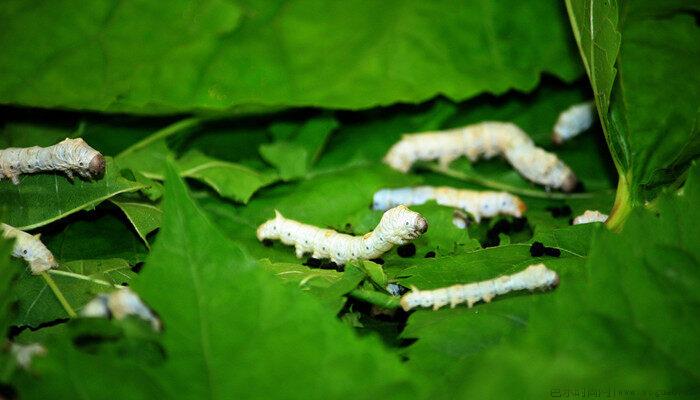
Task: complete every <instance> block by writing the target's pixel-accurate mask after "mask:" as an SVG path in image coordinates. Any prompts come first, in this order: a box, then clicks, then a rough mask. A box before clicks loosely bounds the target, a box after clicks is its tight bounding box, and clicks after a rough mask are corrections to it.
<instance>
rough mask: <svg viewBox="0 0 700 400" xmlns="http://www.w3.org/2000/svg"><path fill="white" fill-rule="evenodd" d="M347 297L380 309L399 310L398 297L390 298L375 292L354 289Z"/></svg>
mask: <svg viewBox="0 0 700 400" xmlns="http://www.w3.org/2000/svg"><path fill="white" fill-rule="evenodd" d="M349 295H350V296H351V297H354V298H356V299H358V300H362V301H364V302H367V303H370V304H374V305H375V306H379V307H382V308H399V306H400V303H399V298H398V297H394V296H390V295H388V294H384V293H382V292H377V291H375V290H367V289H355V290H353V291H351V292H350V293H349Z"/></svg>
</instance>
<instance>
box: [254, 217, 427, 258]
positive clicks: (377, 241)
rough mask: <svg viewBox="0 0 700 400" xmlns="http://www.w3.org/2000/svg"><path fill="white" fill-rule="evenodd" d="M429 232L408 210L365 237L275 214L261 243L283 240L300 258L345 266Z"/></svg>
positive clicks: (262, 229) (265, 227)
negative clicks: (326, 259)
mask: <svg viewBox="0 0 700 400" xmlns="http://www.w3.org/2000/svg"><path fill="white" fill-rule="evenodd" d="M427 230H428V222H427V221H426V220H425V218H423V216H421V215H420V214H418V213H417V212H414V211H411V210H409V209H408V208H406V207H405V206H398V207H394V208H392V209H390V210H389V211H387V212H385V213H384V215H382V219H381V221H379V224H378V225H377V227H376V228H375V229H374V231H372V232H369V233H367V234H365V235H364V236H352V235H346V234H343V233H338V232H336V231H334V230H332V229H322V228H318V227H315V226H313V225H307V224H303V223H301V222H297V221H294V220H291V219H286V218H284V217H283V216H282V214H280V213H279V212H278V211H277V210H275V218H274V219H271V220H268V221H266V222H265V223H263V224H262V225H260V226H259V227H258V231H257V236H258V240H261V241H262V240H265V239H274V240H281V241H282V243H284V244H286V245H294V247H295V250H296V255H297V257H299V258H301V257H302V256H303V255H304V254H306V253H311V254H312V255H311V256H312V257H314V258H319V259H320V258H329V259H330V260H331V261H332V262H334V263H336V264H339V265H342V264H345V263H346V262H348V261H351V260H371V259H373V258H377V257H379V256H381V255H382V254H384V253H385V252H387V251H389V250H390V249H391V248H392V247H393V246H394V245H402V244H405V243H408V242H410V241H411V240H414V239H416V238H417V237H419V236H420V235H421V234H423V233H425V231H427Z"/></svg>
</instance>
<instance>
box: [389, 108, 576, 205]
mask: <svg viewBox="0 0 700 400" xmlns="http://www.w3.org/2000/svg"><path fill="white" fill-rule="evenodd" d="M463 155H466V156H467V157H468V158H469V160H470V161H472V162H474V161H477V160H478V159H479V158H480V157H484V158H486V159H488V158H491V157H494V156H496V155H502V156H504V157H505V158H506V160H508V162H509V163H510V164H511V165H512V166H513V168H515V170H516V171H518V173H520V174H521V175H522V176H524V177H525V178H527V179H529V180H531V181H532V182H535V183H538V184H540V185H544V186H545V187H547V188H548V189H549V188H560V189H562V190H564V191H567V192H568V191H571V190H573V189H574V188H575V187H576V183H577V180H576V175H575V174H574V173H573V171H572V170H571V168H569V167H568V166H567V165H566V164H564V163H563V162H562V161H561V160H559V159H558V158H557V156H556V155H554V154H552V153H549V152H546V151H544V150H542V149H541V148H539V147H537V146H535V144H534V142H533V141H532V139H530V137H529V136H528V135H527V134H526V133H525V132H523V130H522V129H520V128H518V127H517V126H516V125H514V124H512V123H507V122H482V123H479V124H474V125H469V126H466V127H463V128H457V129H450V130H446V131H436V132H426V133H416V134H408V135H404V136H403V137H402V138H401V140H400V141H399V142H398V143H396V144H394V145H393V146H392V147H391V149H389V152H388V153H387V154H386V156H385V157H384V162H385V163H387V164H388V165H389V166H391V167H392V168H394V169H396V170H399V171H401V172H408V170H409V169H410V168H411V166H412V165H413V163H415V162H416V161H428V160H435V159H437V160H439V162H440V165H442V166H447V165H449V164H450V163H451V162H452V161H454V160H456V159H457V158H459V157H461V156H463Z"/></svg>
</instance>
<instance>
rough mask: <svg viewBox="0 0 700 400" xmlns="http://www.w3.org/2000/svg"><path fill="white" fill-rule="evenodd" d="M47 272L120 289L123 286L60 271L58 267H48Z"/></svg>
mask: <svg viewBox="0 0 700 400" xmlns="http://www.w3.org/2000/svg"><path fill="white" fill-rule="evenodd" d="M48 272H49V273H51V274H54V275H61V276H67V277H69V278H74V279H80V280H82V281H89V282H92V283H96V284H98V285H103V286H109V287H114V288H117V289H122V288H124V287H125V286H123V285H117V284H113V283H109V282H107V281H103V280H102V279H95V278H91V277H89V276H86V275H81V274H76V273H74V272H68V271H61V270H59V269H50V270H49V271H48Z"/></svg>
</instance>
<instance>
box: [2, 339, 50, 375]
mask: <svg viewBox="0 0 700 400" xmlns="http://www.w3.org/2000/svg"><path fill="white" fill-rule="evenodd" d="M10 354H12V356H13V357H14V358H15V362H16V363H17V365H19V366H20V368H22V369H24V370H29V368H31V366H32V360H33V359H34V357H35V356H45V355H46V348H45V347H44V346H42V345H41V344H39V343H30V344H18V343H12V344H11V345H10Z"/></svg>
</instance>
